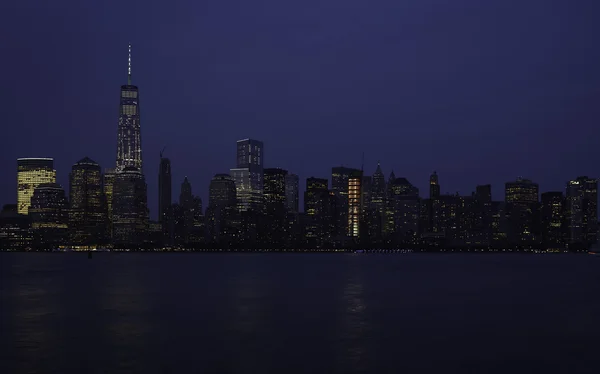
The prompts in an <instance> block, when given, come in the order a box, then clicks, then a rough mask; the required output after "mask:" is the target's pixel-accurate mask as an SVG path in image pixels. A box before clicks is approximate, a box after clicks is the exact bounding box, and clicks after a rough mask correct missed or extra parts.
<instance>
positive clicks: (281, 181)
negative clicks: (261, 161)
mask: <svg viewBox="0 0 600 374" xmlns="http://www.w3.org/2000/svg"><path fill="white" fill-rule="evenodd" d="M287 175H288V172H287V170H284V169H279V168H268V169H264V182H263V186H264V202H265V213H266V217H265V221H264V223H266V225H265V226H266V227H264V231H265V241H264V242H265V244H267V245H271V246H277V245H279V246H281V245H283V244H284V243H285V242H286V239H287V225H286V224H285V222H286V215H287V210H288V209H287V199H286V197H287V196H286V195H287V194H286V192H287V191H286V177H287Z"/></svg>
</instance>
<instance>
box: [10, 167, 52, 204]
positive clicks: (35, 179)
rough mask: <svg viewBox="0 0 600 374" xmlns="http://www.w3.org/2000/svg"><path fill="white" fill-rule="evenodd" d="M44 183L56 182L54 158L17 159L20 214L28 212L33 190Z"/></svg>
mask: <svg viewBox="0 0 600 374" xmlns="http://www.w3.org/2000/svg"><path fill="white" fill-rule="evenodd" d="M42 183H56V170H54V159H52V158H19V159H17V209H18V210H17V212H18V213H19V214H28V212H29V205H30V204H31V196H33V191H35V189H36V188H37V187H38V186H39V185H40V184H42Z"/></svg>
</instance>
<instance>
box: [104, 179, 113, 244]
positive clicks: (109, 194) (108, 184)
mask: <svg viewBox="0 0 600 374" xmlns="http://www.w3.org/2000/svg"><path fill="white" fill-rule="evenodd" d="M115 176H116V173H115V169H114V168H106V169H104V176H103V178H102V181H103V183H102V185H103V191H104V199H105V200H106V216H107V220H108V222H107V229H106V233H107V236H108V238H112V223H113V209H112V202H113V186H114V184H115Z"/></svg>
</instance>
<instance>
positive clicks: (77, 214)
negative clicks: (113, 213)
mask: <svg viewBox="0 0 600 374" xmlns="http://www.w3.org/2000/svg"><path fill="white" fill-rule="evenodd" d="M101 170H102V169H101V168H100V165H98V164H97V163H96V162H95V161H93V160H91V159H90V158H88V157H85V158H83V159H82V160H79V161H78V162H77V163H75V165H73V167H72V168H71V174H70V175H69V201H70V209H69V227H70V231H71V244H72V245H76V246H86V247H95V246H97V245H100V244H104V243H105V239H106V234H107V220H108V218H107V205H106V198H105V195H104V191H103V187H102V172H101Z"/></svg>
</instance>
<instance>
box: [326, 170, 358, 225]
mask: <svg viewBox="0 0 600 374" xmlns="http://www.w3.org/2000/svg"><path fill="white" fill-rule="evenodd" d="M356 173H362V172H361V171H360V170H358V169H352V168H347V167H344V166H338V167H333V168H331V190H332V191H333V193H334V194H335V196H336V199H337V204H336V205H337V208H338V213H339V214H338V222H337V231H338V232H337V233H338V235H341V236H352V235H349V226H348V224H349V222H350V221H349V219H348V209H349V208H348V191H349V190H348V188H349V184H348V181H349V179H350V175H357V174H356ZM361 175H362V174H361ZM361 182H362V180H361V181H359V182H358V185H360V184H361ZM359 197H360V196H359ZM359 213H360V212H359ZM357 222H358V221H357ZM357 230H358V228H357Z"/></svg>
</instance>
